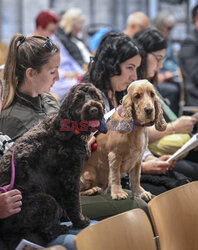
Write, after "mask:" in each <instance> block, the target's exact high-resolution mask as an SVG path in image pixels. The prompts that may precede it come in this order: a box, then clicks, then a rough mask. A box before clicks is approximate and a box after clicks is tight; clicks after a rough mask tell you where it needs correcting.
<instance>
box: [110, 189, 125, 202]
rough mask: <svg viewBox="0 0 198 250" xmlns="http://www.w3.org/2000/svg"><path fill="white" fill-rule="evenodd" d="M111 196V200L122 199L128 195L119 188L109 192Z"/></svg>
mask: <svg viewBox="0 0 198 250" xmlns="http://www.w3.org/2000/svg"><path fill="white" fill-rule="evenodd" d="M111 197H112V199H113V200H123V199H126V198H127V197H128V194H127V193H126V192H124V191H123V190H122V189H120V190H119V191H117V192H111Z"/></svg>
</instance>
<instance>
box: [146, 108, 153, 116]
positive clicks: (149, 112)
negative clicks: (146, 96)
mask: <svg viewBox="0 0 198 250" xmlns="http://www.w3.org/2000/svg"><path fill="white" fill-rule="evenodd" d="M144 111H145V113H146V114H147V115H150V114H151V113H152V112H153V109H152V108H151V109H148V108H144Z"/></svg>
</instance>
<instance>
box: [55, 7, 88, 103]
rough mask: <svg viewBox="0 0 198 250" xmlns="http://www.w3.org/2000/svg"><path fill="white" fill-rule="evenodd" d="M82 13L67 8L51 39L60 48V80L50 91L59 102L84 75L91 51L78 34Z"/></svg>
mask: <svg viewBox="0 0 198 250" xmlns="http://www.w3.org/2000/svg"><path fill="white" fill-rule="evenodd" d="M83 23H84V15H83V13H82V11H81V10H80V9H78V8H71V9H68V10H67V11H66V12H65V13H64V14H63V16H62V18H61V20H60V24H59V27H58V29H57V30H56V34H55V35H53V36H52V40H53V41H54V43H56V44H57V45H58V46H59V48H60V54H61V62H60V68H59V72H60V80H59V81H56V83H55V84H54V86H53V87H52V88H51V90H50V92H51V93H52V94H53V95H55V96H56V98H57V100H58V102H59V103H61V102H62V100H63V98H64V96H65V95H66V94H67V92H68V91H69V90H70V88H71V87H72V86H73V85H75V84H77V83H78V82H79V80H80V79H81V78H82V75H84V73H85V71H86V68H87V64H88V63H89V60H90V56H91V53H90V51H89V49H88V47H87V46H86V45H85V43H84V42H83V40H82V39H79V35H80V34H82V29H83Z"/></svg>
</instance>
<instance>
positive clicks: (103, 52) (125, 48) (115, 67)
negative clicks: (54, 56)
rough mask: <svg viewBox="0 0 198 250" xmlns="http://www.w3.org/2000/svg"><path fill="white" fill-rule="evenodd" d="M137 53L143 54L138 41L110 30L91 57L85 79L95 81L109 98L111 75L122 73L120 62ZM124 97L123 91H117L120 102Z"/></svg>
mask: <svg viewBox="0 0 198 250" xmlns="http://www.w3.org/2000/svg"><path fill="white" fill-rule="evenodd" d="M136 55H140V56H141V55H142V54H141V51H140V50H139V48H138V46H137V44H136V42H134V41H133V40H132V39H131V38H130V37H129V36H127V35H125V34H124V33H119V32H117V33H113V32H109V33H107V34H106V35H105V36H104V37H103V39H102V40H101V42H100V44H99V46H98V49H97V51H96V55H95V56H94V57H93V58H91V61H90V63H89V65H88V73H87V74H86V75H85V77H84V79H83V81H84V82H91V83H93V84H94V85H95V86H96V87H97V88H98V89H100V90H101V91H102V92H103V93H104V94H105V95H106V97H107V98H108V94H107V93H108V90H110V89H111V85H110V77H112V76H115V75H121V69H120V64H121V63H123V62H125V61H126V60H128V59H129V58H132V57H134V56H136ZM111 90H112V89H111ZM122 97H123V94H122V93H121V92H117V93H116V98H117V101H118V103H119V102H120V100H119V99H121V98H122Z"/></svg>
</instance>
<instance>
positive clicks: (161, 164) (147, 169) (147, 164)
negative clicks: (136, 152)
mask: <svg viewBox="0 0 198 250" xmlns="http://www.w3.org/2000/svg"><path fill="white" fill-rule="evenodd" d="M169 158H170V155H163V156H161V157H159V158H156V157H154V156H151V155H149V156H148V157H147V158H146V159H145V161H144V162H142V173H143V174H162V173H164V172H165V171H167V170H170V169H173V167H174V165H175V162H176V161H172V162H167V160H168V159H169Z"/></svg>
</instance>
